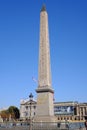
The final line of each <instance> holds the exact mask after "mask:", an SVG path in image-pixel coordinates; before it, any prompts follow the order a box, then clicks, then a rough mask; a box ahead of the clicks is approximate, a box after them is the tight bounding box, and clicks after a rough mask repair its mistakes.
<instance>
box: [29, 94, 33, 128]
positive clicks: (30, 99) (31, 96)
mask: <svg viewBox="0 0 87 130" xmlns="http://www.w3.org/2000/svg"><path fill="white" fill-rule="evenodd" d="M29 101H30V117H29V119H30V127H29V130H32V102H33V94H32V93H30V95H29Z"/></svg>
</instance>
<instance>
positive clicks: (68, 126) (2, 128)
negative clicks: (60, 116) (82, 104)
mask: <svg viewBox="0 0 87 130" xmlns="http://www.w3.org/2000/svg"><path fill="white" fill-rule="evenodd" d="M0 130H85V124H84V122H32V123H31V124H30V123H29V122H4V123H0Z"/></svg>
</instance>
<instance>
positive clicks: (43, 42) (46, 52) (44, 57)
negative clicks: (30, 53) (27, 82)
mask: <svg viewBox="0 0 87 130" xmlns="http://www.w3.org/2000/svg"><path fill="white" fill-rule="evenodd" d="M50 66H51V64H50V45H49V31H48V14H47V11H46V8H45V5H43V7H42V9H41V12H40V43H39V68H38V69H39V72H38V88H37V89H36V92H37V108H36V116H35V119H36V121H46V122H50V121H54V106H53V94H54V91H53V89H52V83H51V67H50Z"/></svg>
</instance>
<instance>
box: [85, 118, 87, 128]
mask: <svg viewBox="0 0 87 130" xmlns="http://www.w3.org/2000/svg"><path fill="white" fill-rule="evenodd" d="M85 128H86V130H87V120H86V121H85Z"/></svg>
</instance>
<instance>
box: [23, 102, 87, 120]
mask: <svg viewBox="0 0 87 130" xmlns="http://www.w3.org/2000/svg"><path fill="white" fill-rule="evenodd" d="M36 106H37V102H36V101H35V100H33V101H32V104H31V117H32V119H34V116H35V114H36ZM54 115H55V117H56V119H57V121H64V120H72V121H74V120H85V117H86V116H87V103H78V102H73V101H69V102H54ZM29 118H30V101H29V100H22V101H21V103H20V119H23V120H26V119H29Z"/></svg>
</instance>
